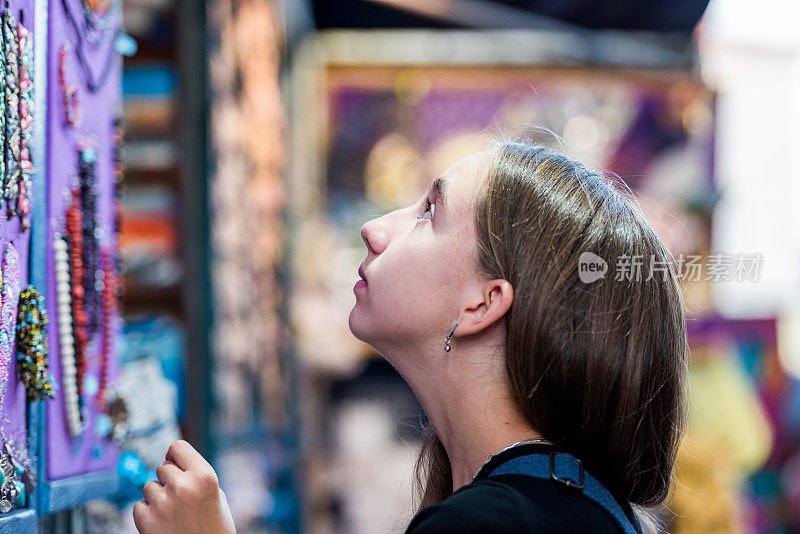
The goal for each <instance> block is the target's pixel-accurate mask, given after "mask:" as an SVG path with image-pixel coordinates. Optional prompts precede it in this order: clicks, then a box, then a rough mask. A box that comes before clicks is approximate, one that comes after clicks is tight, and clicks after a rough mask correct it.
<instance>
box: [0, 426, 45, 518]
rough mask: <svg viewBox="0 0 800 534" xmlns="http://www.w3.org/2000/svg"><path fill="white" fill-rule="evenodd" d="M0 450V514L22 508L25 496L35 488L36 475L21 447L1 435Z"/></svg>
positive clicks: (25, 500)
mask: <svg viewBox="0 0 800 534" xmlns="http://www.w3.org/2000/svg"><path fill="white" fill-rule="evenodd" d="M2 439H3V446H2V449H0V513H6V512H9V511H11V510H12V509H14V508H22V507H24V506H25V505H26V503H27V496H28V495H30V494H31V492H32V491H33V490H34V489H35V488H36V484H37V480H36V475H34V473H33V467H32V466H31V461H30V458H28V455H27V454H26V453H25V449H24V448H23V447H19V448H18V447H16V446H15V445H14V443H13V442H12V441H11V440H9V439H6V438H5V435H3V438H2Z"/></svg>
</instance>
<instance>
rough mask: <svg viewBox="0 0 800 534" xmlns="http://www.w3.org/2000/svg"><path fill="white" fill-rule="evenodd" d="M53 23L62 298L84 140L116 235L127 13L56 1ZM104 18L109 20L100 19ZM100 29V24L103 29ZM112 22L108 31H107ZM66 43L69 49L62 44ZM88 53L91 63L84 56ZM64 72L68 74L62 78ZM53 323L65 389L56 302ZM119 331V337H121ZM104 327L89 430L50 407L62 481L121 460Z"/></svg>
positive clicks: (53, 476)
mask: <svg viewBox="0 0 800 534" xmlns="http://www.w3.org/2000/svg"><path fill="white" fill-rule="evenodd" d="M49 4H50V5H49V28H48V32H49V35H48V38H49V43H48V52H47V53H48V60H47V62H48V73H47V75H48V81H47V83H48V95H47V96H48V98H47V100H48V106H47V146H48V161H47V176H48V184H47V195H48V199H47V207H48V230H47V240H48V241H47V245H46V246H47V290H46V291H47V292H46V299H47V302H51V303H55V302H56V291H55V290H56V288H55V268H54V262H53V246H52V244H53V240H54V239H55V236H56V234H57V233H59V234H62V235H63V234H64V223H65V214H66V212H67V209H68V207H69V205H70V202H71V200H70V191H71V189H72V188H74V187H76V185H77V174H78V161H79V159H78V158H79V154H78V146H81V145H83V146H87V145H88V146H92V147H93V148H94V150H95V153H96V158H97V159H96V184H97V190H98V196H97V216H96V222H97V228H98V231H97V232H96V236H97V238H98V241H99V245H100V246H101V247H106V246H109V245H110V243H111V241H112V239H113V225H114V213H113V209H114V208H113V195H114V192H113V182H114V178H113V157H114V156H113V150H114V145H113V140H112V131H113V121H114V117H115V115H116V112H117V108H118V106H119V104H120V94H121V87H120V79H121V67H122V62H121V60H120V58H119V56H118V55H117V54H116V53H115V52H114V50H113V46H114V43H113V40H114V32H115V29H116V27H117V22H118V21H117V17H119V15H120V12H119V10H116V11H115V12H112V15H110V17H107V18H108V20H105V21H103V20H99V21H96V22H98V24H97V25H96V26H97V27H95V28H92V27H90V26H89V25H87V22H86V18H85V16H84V6H83V4H82V3H81V1H80V0H51V1H50V3H49ZM100 23H102V24H100ZM98 28H99V29H98ZM103 28H106V29H103ZM63 47H67V52H66V53H64V54H63V59H62V49H63ZM81 58H83V60H84V61H81ZM62 74H63V78H62ZM73 85H74V86H75V88H76V89H77V91H76V92H75V96H73V97H71V98H68V99H66V103H65V95H64V90H63V89H64V87H70V86H73ZM75 104H77V109H78V114H77V117H78V118H79V121H77V123H76V124H72V125H71V124H69V122H68V121H67V114H66V109H65V108H68V107H69V108H72V107H73V106H74V105H75ZM48 308H49V309H50V313H51V315H50V316H51V321H50V324H49V326H48V335H49V339H50V347H51V348H50V362H51V370H52V372H53V375H54V377H55V380H56V382H57V383H58V385H59V387H61V385H62V383H63V382H62V369H61V360H60V350H59V346H58V325H57V320H58V318H57V316H56V314H54V313H53V311H52V310H53V309H54V305H50V306H48ZM113 325H114V326H113V328H112V331H113V332H114V333H115V334H116V332H117V331H118V330H119V317H118V315H116V316H115V317H114V319H113ZM114 337H116V335H115V336H114ZM101 343H102V329H100V330H98V332H97V334H95V335H94V336H93V337H92V338H91V341H90V342H89V345H88V348H87V351H86V362H87V367H86V374H85V379H84V384H85V386H84V396H83V398H84V405H85V406H86V408H84V414H85V418H86V419H85V425H84V431H83V433H82V434H80V435H79V436H75V437H73V436H72V435H71V434H70V433H69V431H68V429H67V424H66V411H65V406H64V397H63V395H58V393H57V394H56V400H55V401H50V402H49V403H48V405H47V416H46V420H47V425H46V464H47V465H46V476H47V479H48V480H59V479H64V478H68V477H72V476H76V475H82V474H85V473H90V472H93V471H99V470H104V469H108V468H112V467H114V466H115V465H116V461H117V457H118V450H117V447H116V446H115V445H114V444H113V443H112V442H111V441H110V440H109V439H108V438H106V437H104V436H103V435H102V434H103V433H104V431H103V430H102V429H99V428H98V415H99V412H98V409H97V407H96V404H95V392H96V390H97V385H98V383H99V379H100V370H101V358H100V349H101ZM118 363H119V358H118V352H117V350H113V351H112V357H111V358H110V361H109V377H110V380H109V383H110V384H113V379H114V377H116V375H117V373H118Z"/></svg>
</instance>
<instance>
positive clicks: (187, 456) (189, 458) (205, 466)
mask: <svg viewBox="0 0 800 534" xmlns="http://www.w3.org/2000/svg"><path fill="white" fill-rule="evenodd" d="M167 460H169V461H171V462H173V463H174V464H175V465H177V466H178V467H179V468H181V469H182V470H183V471H197V472H200V473H202V472H206V473H208V472H210V473H213V472H214V469H212V467H211V464H209V463H208V462H207V461H206V459H205V458H203V457H202V456H201V455H200V453H199V452H197V451H196V450H195V449H194V447H192V446H191V445H189V443H188V442H186V441H184V440H182V439H179V440H178V441H175V442H173V443H172V445H170V446H169V450H167Z"/></svg>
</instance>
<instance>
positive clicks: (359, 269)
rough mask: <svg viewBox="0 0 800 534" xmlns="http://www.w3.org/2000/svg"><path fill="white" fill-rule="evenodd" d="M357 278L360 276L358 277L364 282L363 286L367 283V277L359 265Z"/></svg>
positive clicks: (362, 267)
mask: <svg viewBox="0 0 800 534" xmlns="http://www.w3.org/2000/svg"><path fill="white" fill-rule="evenodd" d="M358 276H360V277H361V280H363V281H364V285H366V283H367V277H366V275H365V274H364V266H363V265H359V266H358Z"/></svg>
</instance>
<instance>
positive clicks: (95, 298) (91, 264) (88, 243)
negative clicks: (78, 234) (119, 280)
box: [78, 144, 102, 342]
mask: <svg viewBox="0 0 800 534" xmlns="http://www.w3.org/2000/svg"><path fill="white" fill-rule="evenodd" d="M96 162H97V153H96V152H95V148H94V147H93V146H91V145H88V144H87V145H82V146H80V147H79V150H78V179H79V188H80V195H81V203H80V209H81V215H82V225H83V273H84V280H83V289H84V303H85V309H86V314H87V319H88V322H87V328H88V331H87V338H86V339H87V342H88V340H89V339H92V337H93V336H94V333H95V332H96V331H97V329H98V327H99V326H100V311H99V308H100V306H99V304H100V293H99V292H98V291H97V286H98V285H99V284H98V282H101V283H102V278H101V276H102V273H101V272H100V261H99V260H100V258H99V250H98V245H97V237H98V226H97V183H96V182H97V175H96V170H97V166H96Z"/></svg>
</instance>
